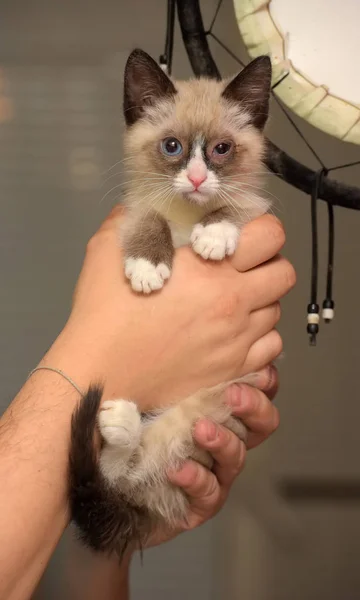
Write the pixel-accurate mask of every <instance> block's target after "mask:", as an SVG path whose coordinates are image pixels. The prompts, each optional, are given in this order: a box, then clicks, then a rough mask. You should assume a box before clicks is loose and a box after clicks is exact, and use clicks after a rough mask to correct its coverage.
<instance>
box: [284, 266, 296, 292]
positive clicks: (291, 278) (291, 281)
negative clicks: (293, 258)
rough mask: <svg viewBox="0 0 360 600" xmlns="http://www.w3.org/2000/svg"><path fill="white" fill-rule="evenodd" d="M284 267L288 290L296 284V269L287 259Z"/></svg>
mask: <svg viewBox="0 0 360 600" xmlns="http://www.w3.org/2000/svg"><path fill="white" fill-rule="evenodd" d="M285 267H286V268H285V279H286V285H287V288H288V289H289V291H290V290H292V288H293V287H294V286H295V285H296V271H295V269H294V267H293V265H292V264H291V263H290V262H289V261H288V260H286V263H285Z"/></svg>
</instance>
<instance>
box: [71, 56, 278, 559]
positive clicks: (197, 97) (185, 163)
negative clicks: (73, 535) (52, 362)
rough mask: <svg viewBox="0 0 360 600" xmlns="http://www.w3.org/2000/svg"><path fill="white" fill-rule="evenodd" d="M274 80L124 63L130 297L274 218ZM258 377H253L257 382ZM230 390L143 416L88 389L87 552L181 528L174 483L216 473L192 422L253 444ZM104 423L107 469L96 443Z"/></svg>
mask: <svg viewBox="0 0 360 600" xmlns="http://www.w3.org/2000/svg"><path fill="white" fill-rule="evenodd" d="M270 82H271V67H270V61H269V60H268V59H267V58H266V57H262V58H260V59H257V60H255V61H253V62H252V63H251V64H250V65H249V66H248V67H247V68H246V69H244V70H243V71H242V72H241V73H240V74H239V75H237V76H236V77H235V78H233V79H231V80H230V81H221V82H218V81H215V80H208V79H195V80H191V81H187V82H173V81H171V80H170V79H169V78H168V77H167V76H166V75H165V74H164V73H163V71H162V70H161V69H160V68H159V67H158V65H157V64H156V63H155V62H154V61H153V60H152V59H151V58H150V57H149V56H148V55H147V54H145V53H144V52H142V51H140V50H136V51H134V52H133V53H132V54H131V56H130V57H129V59H128V63H127V66H126V70H125V82H124V115H125V120H126V123H127V132H126V136H125V154H126V156H125V164H126V166H127V167H126V168H127V179H128V188H127V190H126V195H125V202H126V204H127V206H128V208H129V211H128V215H129V216H128V218H127V219H126V221H125V223H124V226H123V230H122V236H121V239H122V241H123V245H124V254H125V265H124V271H125V276H126V277H127V278H128V280H129V283H130V285H131V286H132V288H133V290H134V291H136V292H140V293H147V294H148V293H151V292H153V291H156V290H160V289H161V288H162V287H163V285H164V284H165V282H166V280H168V279H169V277H170V276H171V268H172V260H173V255H174V248H175V247H177V246H179V245H183V244H187V243H190V244H191V245H192V247H193V249H194V251H195V252H196V253H197V254H199V255H200V256H201V257H202V258H203V259H211V260H222V259H223V258H225V257H226V256H230V255H231V254H233V252H234V251H235V249H236V245H237V242H238V238H239V235H240V231H241V227H242V226H243V225H244V224H245V223H246V222H247V221H249V220H251V219H253V218H255V217H257V216H259V215H260V214H263V213H264V212H266V211H267V209H268V207H269V204H268V201H267V200H266V199H265V198H263V197H262V196H261V175H262V173H263V166H262V156H263V150H264V148H263V145H264V137H263V132H262V131H263V127H264V125H265V122H266V119H267V114H268V104H269V94H270ZM254 377H255V376H251V377H249V378H248V379H247V381H248V382H250V383H255V381H254ZM227 385H228V383H226V384H225V383H224V384H221V385H219V386H217V387H215V388H212V389H210V390H200V391H199V392H197V393H196V394H194V395H193V396H191V397H189V398H186V399H184V400H182V401H181V402H180V403H178V404H176V405H174V406H170V407H169V408H167V409H164V410H162V411H159V412H157V413H152V414H147V415H140V414H139V412H138V409H137V407H136V405H135V404H134V403H133V402H131V401H127V400H123V399H120V400H114V401H105V402H104V403H103V404H102V406H101V409H100V411H99V412H98V409H99V406H100V402H101V394H102V392H101V389H100V388H92V389H91V390H90V391H89V393H88V394H87V396H86V397H85V398H84V400H83V401H82V403H81V404H80V406H79V408H78V410H77V412H76V413H75V414H74V417H73V424H72V448H71V456H70V488H71V496H70V497H71V508H72V514H73V518H74V520H75V522H76V523H77V525H78V527H79V529H80V532H81V537H82V539H83V540H84V541H85V543H87V544H88V545H89V546H90V547H91V548H93V549H95V550H100V551H109V552H113V551H116V552H117V553H118V554H119V555H121V553H122V552H123V551H124V549H125V548H126V547H127V545H128V544H129V543H132V542H137V543H139V544H141V543H143V542H144V540H145V538H146V535H147V533H148V532H149V531H150V529H151V526H152V525H153V524H154V523H156V522H158V521H160V522H162V523H163V524H165V525H167V526H174V525H175V524H177V523H179V522H180V521H183V520H184V519H185V518H186V513H187V498H186V496H185V495H184V494H183V492H182V491H181V490H180V489H177V488H175V487H174V486H172V485H171V484H170V483H169V482H168V479H167V476H166V473H167V470H168V469H169V468H175V467H178V466H180V465H181V464H182V463H183V461H184V460H186V459H187V458H188V457H193V458H196V459H197V460H199V461H200V462H201V463H203V464H204V465H206V466H208V467H211V458H210V456H209V455H208V454H207V453H205V452H200V451H199V449H197V448H196V447H195V445H194V442H193V438H192V432H193V427H194V425H195V423H196V421H197V420H198V419H200V418H204V417H208V418H210V419H212V420H214V421H215V422H217V423H223V424H225V425H226V426H227V427H229V428H230V429H231V430H232V431H234V432H235V433H236V434H237V435H238V436H239V437H240V438H241V439H246V430H245V427H244V426H243V424H242V423H240V422H239V421H238V420H236V419H234V418H232V417H231V416H230V411H229V410H228V408H226V407H225V405H224V403H223V392H224V390H225V388H226V387H227ZM96 425H98V427H99V430H100V433H101V437H102V448H101V452H100V459H99V461H98V460H97V458H96V456H97V453H96V451H95V449H94V446H93V444H94V442H93V436H94V431H95V427H96Z"/></svg>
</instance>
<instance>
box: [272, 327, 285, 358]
mask: <svg viewBox="0 0 360 600" xmlns="http://www.w3.org/2000/svg"><path fill="white" fill-rule="evenodd" d="M273 338H274V339H273V343H272V345H273V352H274V356H279V354H281V353H282V351H283V340H282V337H281V335H280V333H279V332H278V331H276V330H275V331H274V333H273Z"/></svg>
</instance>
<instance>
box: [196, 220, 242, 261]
mask: <svg viewBox="0 0 360 600" xmlns="http://www.w3.org/2000/svg"><path fill="white" fill-rule="evenodd" d="M238 238H239V230H238V228H237V227H236V225H233V223H229V221H221V222H220V223H210V224H209V225H202V224H201V223H198V224H197V225H195V227H194V229H193V231H192V234H191V238H190V241H191V243H192V247H193V249H194V251H195V252H196V253H197V254H200V256H202V257H203V258H205V259H208V258H210V259H211V260H222V259H223V258H225V256H231V254H234V252H235V249H236V244H237V241H238Z"/></svg>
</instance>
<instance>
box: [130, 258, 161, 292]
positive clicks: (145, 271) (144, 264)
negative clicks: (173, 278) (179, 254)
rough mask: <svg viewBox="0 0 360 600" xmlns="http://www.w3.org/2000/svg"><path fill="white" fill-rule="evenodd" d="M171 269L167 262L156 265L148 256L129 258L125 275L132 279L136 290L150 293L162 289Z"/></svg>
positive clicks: (132, 285) (133, 287) (132, 284)
mask: <svg viewBox="0 0 360 600" xmlns="http://www.w3.org/2000/svg"><path fill="white" fill-rule="evenodd" d="M170 274H171V272H170V269H169V267H168V266H167V265H166V264H165V263H159V264H158V265H154V264H153V263H152V262H150V261H149V260H147V259H146V258H127V259H126V260H125V275H126V277H127V278H128V279H129V280H130V283H131V287H132V289H133V290H134V291H135V292H142V293H143V294H150V293H151V292H153V291H155V290H160V289H161V288H162V287H163V285H164V283H165V281H166V279H169V277H170Z"/></svg>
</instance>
